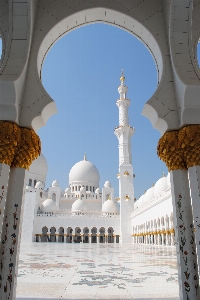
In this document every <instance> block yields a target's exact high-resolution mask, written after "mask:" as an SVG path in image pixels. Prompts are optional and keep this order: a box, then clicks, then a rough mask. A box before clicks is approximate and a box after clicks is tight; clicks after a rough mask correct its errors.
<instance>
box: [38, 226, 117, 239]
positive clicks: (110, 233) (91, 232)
mask: <svg viewBox="0 0 200 300" xmlns="http://www.w3.org/2000/svg"><path fill="white" fill-rule="evenodd" d="M35 242H60V243H64V242H66V243H119V235H115V234H114V229H113V228H112V227H109V228H108V229H107V230H106V229H105V228H104V227H101V228H99V230H98V229H97V228H96V227H92V228H91V229H89V228H88V227H84V228H83V229H81V228H80V227H76V228H74V229H73V228H72V227H67V229H66V230H65V229H64V227H59V228H58V233H57V231H56V228H55V227H54V226H53V227H51V228H50V229H48V228H47V227H46V226H44V227H43V228H42V233H40V234H35Z"/></svg>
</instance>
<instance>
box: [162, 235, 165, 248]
mask: <svg viewBox="0 0 200 300" xmlns="http://www.w3.org/2000/svg"><path fill="white" fill-rule="evenodd" d="M161 238H162V241H161V245H162V246H164V238H165V237H164V234H163V233H162V234H161Z"/></svg>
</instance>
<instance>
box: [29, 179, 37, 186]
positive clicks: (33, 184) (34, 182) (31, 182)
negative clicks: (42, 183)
mask: <svg viewBox="0 0 200 300" xmlns="http://www.w3.org/2000/svg"><path fill="white" fill-rule="evenodd" d="M36 183H37V180H36V179H35V180H33V179H31V178H29V180H28V186H31V187H35V185H36Z"/></svg>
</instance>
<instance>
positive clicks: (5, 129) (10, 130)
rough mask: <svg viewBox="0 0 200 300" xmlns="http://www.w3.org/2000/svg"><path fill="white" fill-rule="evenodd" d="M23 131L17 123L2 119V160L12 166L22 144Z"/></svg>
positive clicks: (0, 124) (0, 148)
mask: <svg viewBox="0 0 200 300" xmlns="http://www.w3.org/2000/svg"><path fill="white" fill-rule="evenodd" d="M20 140H21V131H20V128H19V127H18V126H17V125H16V124H12V123H10V122H5V121H0V162H1V163H3V164H6V165H9V166H11V164H12V161H13V159H14V156H15V153H16V151H17V150H18V148H19V146H20Z"/></svg>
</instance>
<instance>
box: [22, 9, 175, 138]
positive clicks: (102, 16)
mask: <svg viewBox="0 0 200 300" xmlns="http://www.w3.org/2000/svg"><path fill="white" fill-rule="evenodd" d="M157 8H158V7H157ZM157 8H156V9H157ZM48 9H49V10H50V9H51V6H49V7H48ZM44 10H45V9H44ZM43 13H44V12H43V11H42V10H39V16H38V20H37V24H36V28H35V32H36V35H37V39H34V40H33V45H32V46H33V47H32V56H33V59H32V60H31V61H30V65H29V70H28V73H30V76H29V77H31V78H32V81H31V82H30V83H29V82H28V83H27V85H26V88H25V94H24V97H25V98H26V107H25V106H24V107H22V114H21V119H20V122H21V124H23V126H32V127H33V128H34V129H35V130H36V131H37V130H38V129H39V128H40V127H41V126H44V125H45V123H46V121H47V119H48V118H49V117H50V116H51V114H53V113H55V112H56V111H55V105H54V101H53V99H51V97H50V96H49V95H48V94H47V92H46V91H45V90H44V88H43V86H42V82H41V72H42V64H43V61H44V59H45V56H46V55H47V53H48V51H49V50H50V48H51V47H52V46H53V44H54V43H55V42H56V41H57V40H58V39H59V38H61V37H62V36H63V35H64V34H67V33H68V32H70V31H72V30H74V29H76V28H79V27H81V26H85V25H88V24H92V23H97V22H103V23H106V24H109V25H113V26H117V27H119V28H121V29H124V30H126V31H128V32H129V33H131V34H133V35H134V36H136V37H137V38H138V39H139V40H141V41H142V42H143V43H144V44H145V46H146V47H147V48H148V49H149V51H150V52H151V54H152V56H153V58H154V61H155V64H156V66H157V71H158V86H157V90H156V91H155V93H154V95H153V96H152V97H151V99H150V100H149V102H148V104H146V106H145V109H144V111H143V114H144V115H145V116H147V117H148V118H149V119H150V120H151V122H152V124H153V126H154V127H155V128H156V129H158V130H159V131H160V132H161V133H163V132H165V131H166V130H167V129H168V128H171V127H173V128H175V127H176V126H177V125H178V123H177V118H176V117H175V113H176V104H174V103H173V101H174V100H175V98H174V95H172V93H173V91H171V94H170V97H169V98H168V102H167V104H166V107H165V104H164V101H163V99H161V98H162V97H163V96H164V93H162V92H161V91H160V90H161V89H162V87H163V84H164V82H165V81H167V82H169V81H170V78H171V77H170V76H171V75H170V72H171V69H170V66H169V64H168V63H167V59H168V53H167V50H166V49H167V45H166V44H165V43H166V41H165V40H164V39H163V38H162V34H161V32H160V30H161V27H162V26H161V27H160V28H159V29H158V28H156V27H153V26H152V24H151V25H150V24H149V23H148V25H146V24H145V22H144V21H142V20H141V19H140V18H141V16H140V15H138V14H137V13H134V12H132V15H128V14H127V13H125V12H120V11H119V10H118V11H117V9H114V8H113V9H109V8H108V7H96V8H90V9H86V10H82V11H79V12H77V13H69V12H68V11H66V14H65V15H63V14H62V17H60V18H59V17H58V18H57V20H56V22H55V21H53V22H51V23H49V24H48V25H47V24H45V27H44V30H42V31H41V30H40V29H41V28H43V26H44V20H43ZM53 13H54V12H53V11H52V14H53ZM152 13H153V12H152ZM159 18H161V16H160V15H159ZM162 30H164V28H162ZM38 31H40V32H38ZM157 31H159V33H157ZM33 86H35V88H36V90H37V89H38V88H39V90H40V95H38V96H40V97H39V103H38V105H39V107H40V109H39V110H38V109H37V110H34V109H32V110H31V111H30V110H29V109H28V108H29V107H31V106H32V105H33V103H34V101H35V96H32V95H31V93H30V91H31V89H32V88H33ZM28 95H29V97H27V96H28ZM43 96H44V97H43ZM44 99H45V101H43V100H44ZM159 101H160V105H157V104H158V102H159ZM155 103H157V104H156V105H155ZM161 103H162V105H161ZM162 108H163V111H162ZM166 112H167V113H166ZM30 114H31V115H30ZM172 115H173V117H172ZM30 122H31V123H30Z"/></svg>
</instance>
